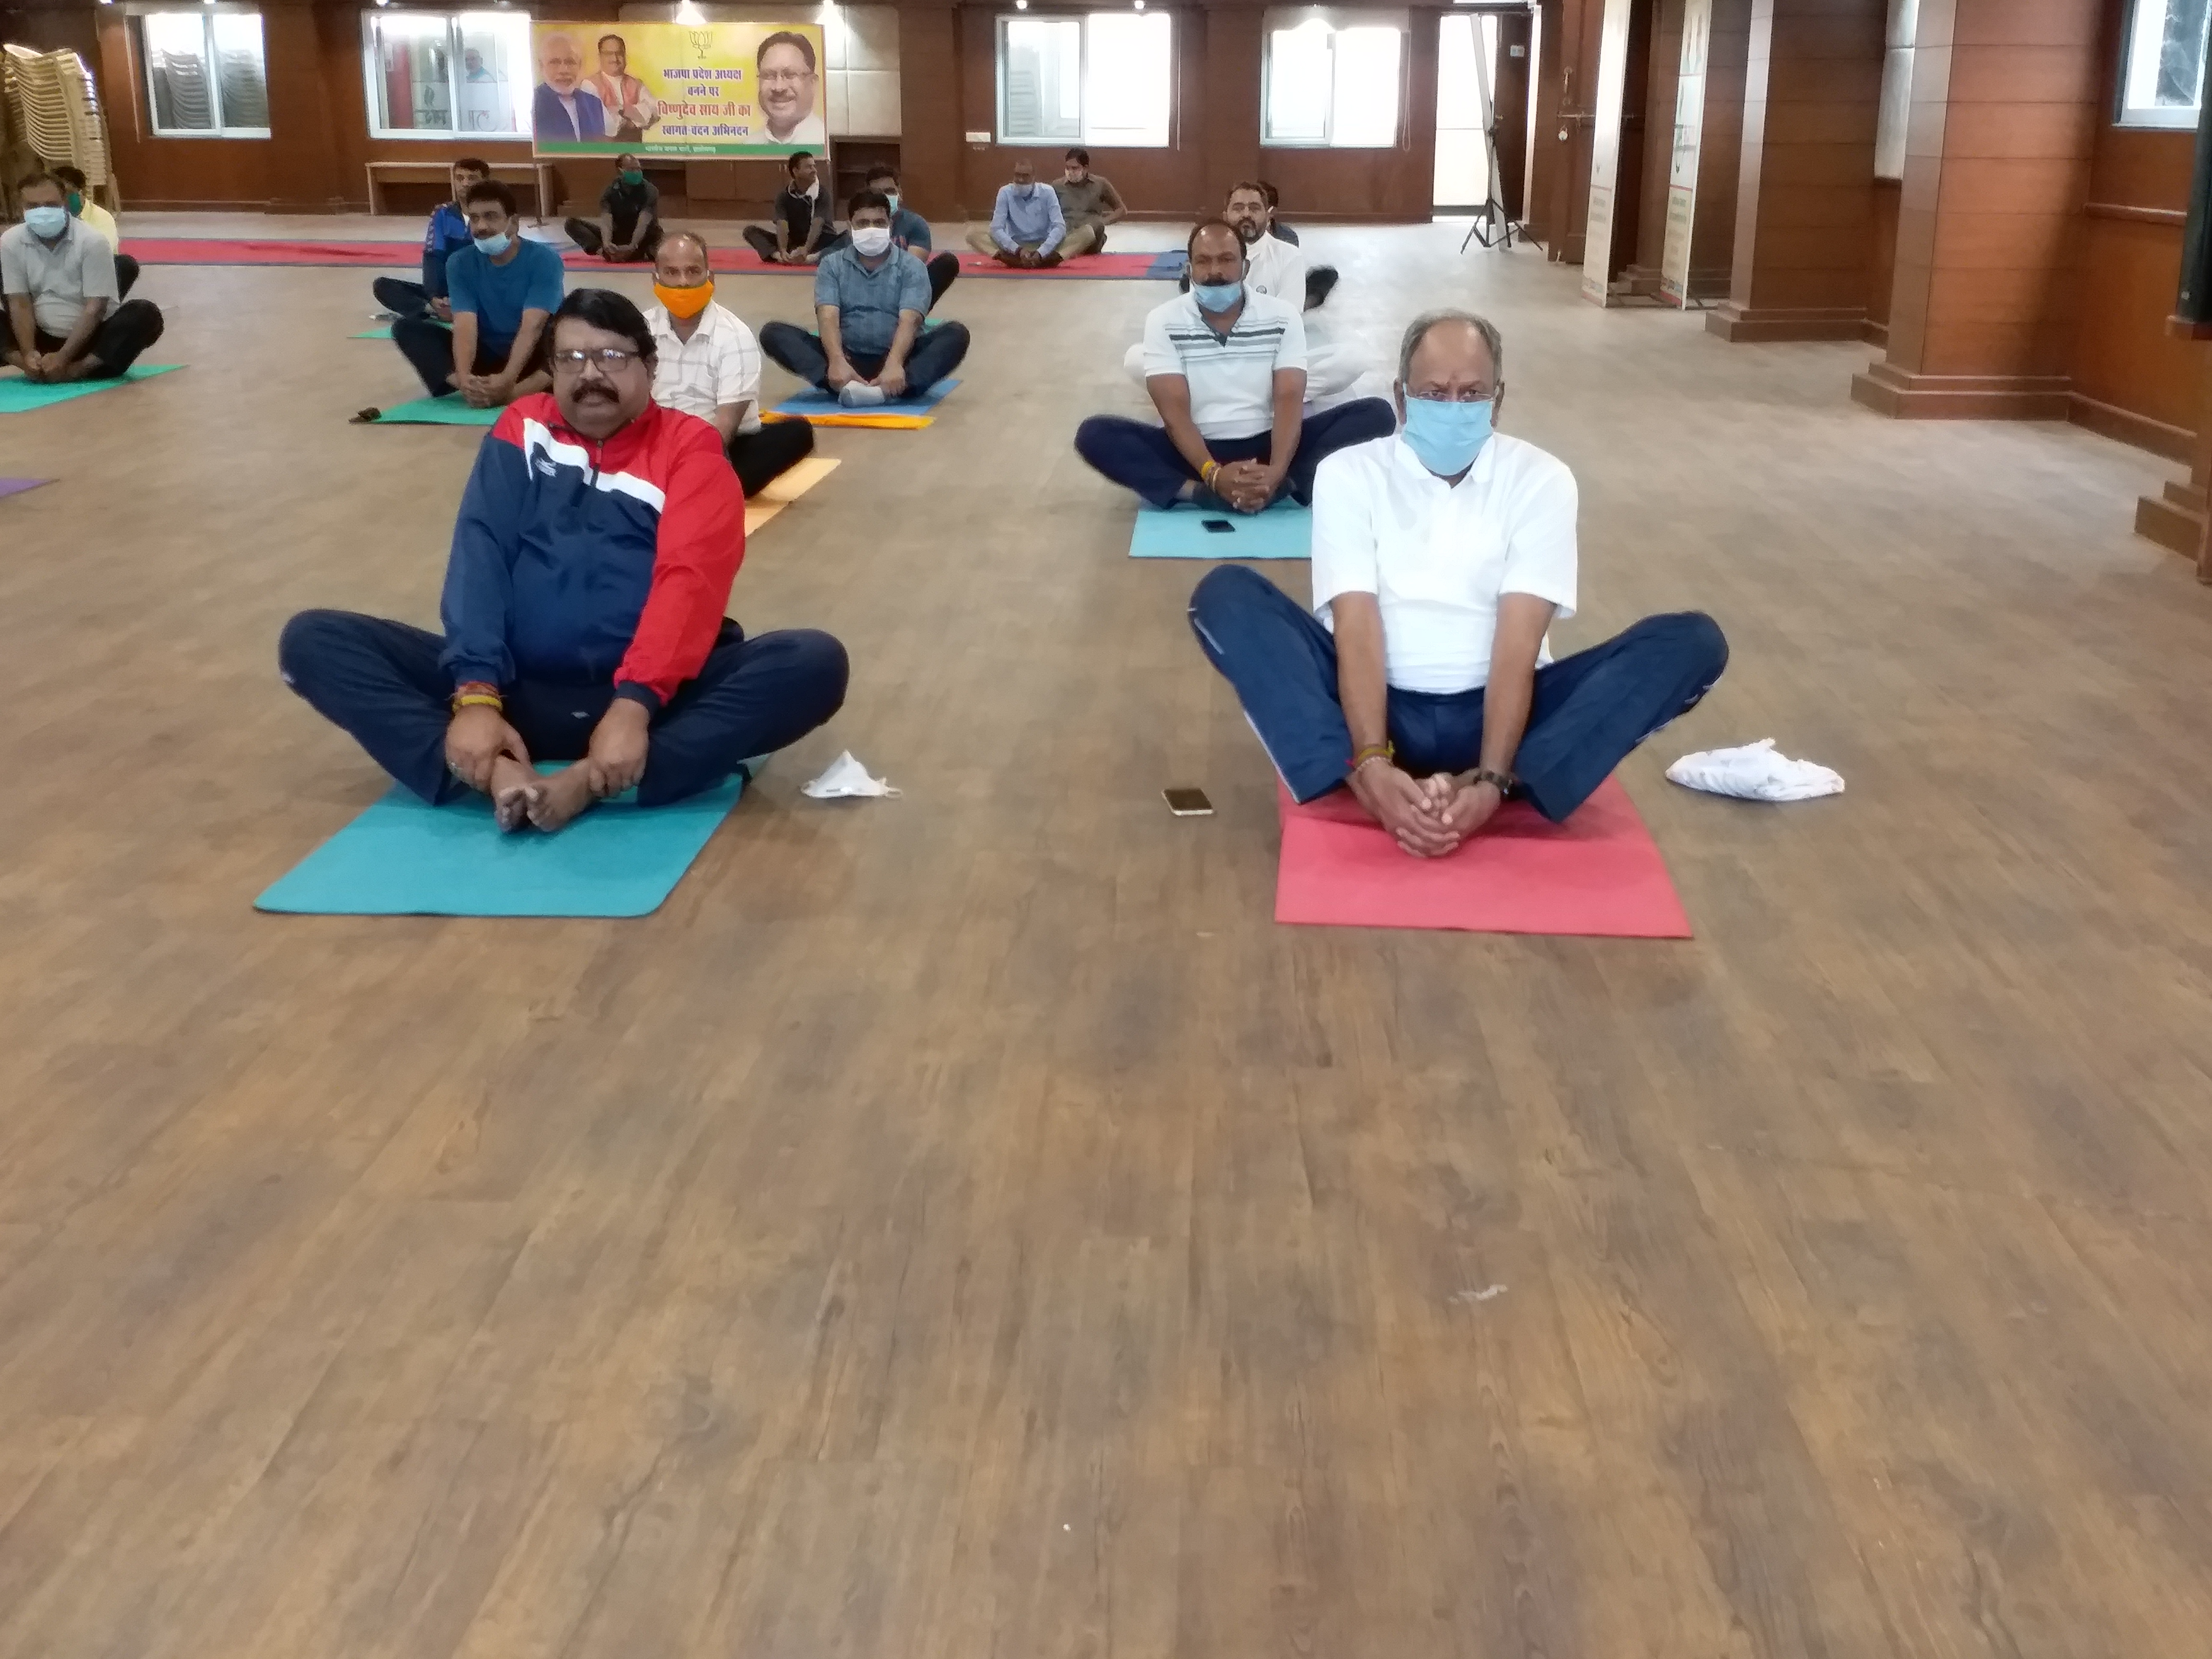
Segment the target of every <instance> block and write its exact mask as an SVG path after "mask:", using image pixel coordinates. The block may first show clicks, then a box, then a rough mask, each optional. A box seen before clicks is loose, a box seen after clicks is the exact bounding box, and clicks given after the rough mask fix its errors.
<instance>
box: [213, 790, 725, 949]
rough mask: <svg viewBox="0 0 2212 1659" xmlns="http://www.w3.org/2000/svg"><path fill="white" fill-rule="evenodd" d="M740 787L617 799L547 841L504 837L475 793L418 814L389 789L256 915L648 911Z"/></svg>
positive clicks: (409, 798) (274, 891)
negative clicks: (658, 802) (663, 800)
mask: <svg viewBox="0 0 2212 1659" xmlns="http://www.w3.org/2000/svg"><path fill="white" fill-rule="evenodd" d="M541 770H544V768H541ZM743 792H744V773H743V772H739V773H738V774H737V775H735V776H733V777H732V778H731V779H730V781H728V782H726V783H725V784H723V785H722V786H721V787H720V788H717V789H710V790H708V791H707V792H706V793H704V794H700V795H694V796H692V797H691V799H689V800H682V801H678V802H677V803H675V805H671V806H640V805H636V804H635V801H634V800H633V799H632V798H631V796H629V795H617V797H616V798H615V799H612V800H611V801H606V802H604V803H603V804H601V805H598V806H594V807H593V808H592V810H591V811H588V812H586V813H585V814H584V815H583V816H582V817H580V818H578V819H576V821H575V822H574V823H571V824H570V825H569V826H568V828H567V829H562V830H560V831H558V832H556V834H553V835H550V836H548V835H544V834H542V833H540V832H539V831H538V830H536V829H518V830H515V831H514V832H513V834H512V835H501V833H500V831H499V828H498V826H497V825H496V824H495V823H493V822H492V814H491V802H490V801H489V800H488V799H486V798H485V797H483V796H482V795H479V794H476V793H473V792H471V793H470V794H468V795H466V796H465V797H463V798H462V799H459V800H457V801H454V802H453V803H451V804H450V805H445V806H427V805H424V804H423V803H422V801H421V800H420V799H416V797H415V796H414V795H412V794H410V793H408V792H407V791H406V790H405V789H403V788H401V787H399V786H398V784H394V785H392V789H391V791H390V793H387V794H386V795H385V796H384V798H383V799H380V800H379V801H378V802H376V804H375V805H373V806H371V807H369V809H368V811H365V812H363V813H362V815H361V816H360V817H357V818H356V819H355V820H354V821H353V822H352V823H349V824H348V825H346V827H345V828H344V829H341V830H339V831H338V832H337V834H336V835H335V836H331V838H330V839H329V840H328V841H326V842H324V843H323V844H322V845H321V846H320V847H318V848H316V849H315V850H314V851H313V852H312V853H310V854H307V857H306V858H305V859H303V860H301V862H300V863H299V864H298V865H297V866H295V868H294V869H293V870H292V872H291V873H290V874H289V875H287V876H285V877H283V878H282V879H281V880H279V881H278V882H277V883H276V885H274V886H273V887H271V888H270V889H269V890H268V891H267V892H265V893H264V894H262V896H260V897H259V898H258V899H256V900H255V901H254V902H253V908H255V909H257V910H275V911H282V912H287V913H289V914H292V915H320V916H642V915H650V914H651V913H652V912H653V911H654V910H657V909H659V908H660V906H661V904H662V902H664V901H665V899H666V898H667V897H668V896H669V894H671V893H672V892H674V891H675V890H676V884H677V883H678V882H679V881H681V880H683V879H684V872H685V871H686V870H688V869H690V867H691V864H692V860H695V859H696V858H697V857H698V856H699V854H700V853H701V852H702V850H703V849H704V848H705V847H706V845H707V842H708V840H709V839H710V838H711V837H712V836H714V831H715V829H718V828H719V827H720V824H721V822H722V820H723V819H724V818H726V817H728V816H729V815H730V811H731V809H732V807H734V806H736V805H737V804H738V795H739V794H741V793H743Z"/></svg>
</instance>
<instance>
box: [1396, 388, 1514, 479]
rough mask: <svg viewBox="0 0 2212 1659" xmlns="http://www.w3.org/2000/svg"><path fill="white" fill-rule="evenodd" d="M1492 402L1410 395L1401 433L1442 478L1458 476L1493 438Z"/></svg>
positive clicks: (1413, 449) (1427, 464) (1408, 444)
mask: <svg viewBox="0 0 2212 1659" xmlns="http://www.w3.org/2000/svg"><path fill="white" fill-rule="evenodd" d="M1493 406H1494V405H1493V402H1492V399H1491V398H1484V399H1483V400H1482V401H1481V402H1480V403H1479V404H1448V403H1441V402H1439V401H1437V399H1435V398H1407V399H1406V424H1405V427H1404V428H1403V429H1402V430H1401V432H1400V433H1399V436H1401V438H1403V439H1405V441H1406V445H1407V448H1409V449H1411V450H1412V451H1413V453H1414V454H1415V455H1416V456H1417V457H1419V459H1420V463H1421V465H1423V466H1425V467H1426V468H1428V469H1429V471H1431V472H1433V473H1435V474H1436V475H1437V477H1440V478H1455V477H1458V476H1459V475H1460V474H1461V473H1462V472H1464V471H1467V470H1468V468H1469V467H1470V466H1473V465H1474V458H1475V457H1476V456H1477V455H1480V453H1482V447H1483V445H1485V444H1486V443H1488V442H1489V441H1490V429H1491V428H1490V417H1491V412H1492V408H1493Z"/></svg>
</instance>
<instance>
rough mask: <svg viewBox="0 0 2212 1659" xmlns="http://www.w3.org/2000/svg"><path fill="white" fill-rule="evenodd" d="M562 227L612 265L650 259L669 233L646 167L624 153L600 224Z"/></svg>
mask: <svg viewBox="0 0 2212 1659" xmlns="http://www.w3.org/2000/svg"><path fill="white" fill-rule="evenodd" d="M607 38H608V39H609V40H612V39H614V37H613V36H612V35H610V36H608V37H607ZM563 228H564V229H566V230H567V231H568V240H570V241H572V242H574V244H575V245H576V246H578V247H579V248H580V249H581V250H582V251H583V252H586V253H587V254H596V255H598V256H599V258H602V259H605V261H606V262H607V263H608V264H632V263H635V262H636V261H638V260H641V259H650V258H653V255H654V254H655V253H658V252H659V251H660V239H661V237H662V236H663V235H664V234H666V233H665V231H664V230H663V228H662V227H661V223H660V191H659V187H658V186H657V185H654V184H653V180H651V179H648V178H647V177H646V176H645V167H644V164H643V163H642V162H641V161H639V160H638V159H637V157H636V156H635V155H633V154H631V153H630V152H629V151H627V150H625V151H624V152H623V154H622V155H617V156H616V157H615V176H614V177H613V178H612V179H610V180H609V181H608V183H607V187H606V189H605V191H602V192H600V195H599V222H598V223H596V224H594V223H593V222H592V221H591V220H589V219H571V220H569V221H568V223H567V224H566V225H565V226H564V227H563Z"/></svg>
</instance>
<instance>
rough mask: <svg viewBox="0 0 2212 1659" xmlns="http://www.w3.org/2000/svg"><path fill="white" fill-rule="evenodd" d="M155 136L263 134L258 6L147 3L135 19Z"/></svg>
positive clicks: (265, 107) (265, 87)
mask: <svg viewBox="0 0 2212 1659" xmlns="http://www.w3.org/2000/svg"><path fill="white" fill-rule="evenodd" d="M138 48H139V55H140V56H141V57H142V58H144V59H145V62H146V98H147V102H148V104H149V106H150V107H151V108H152V111H153V123H152V125H153V129H154V135H155V137H157V138H266V137H268V136H269V82H268V77H267V76H266V74H265V72H264V65H263V62H262V55H261V14H260V13H258V12H251V11H247V12H235V11H206V10H203V9H198V8H195V9H192V10H191V11H152V12H148V13H147V14H146V15H144V16H143V17H142V18H140V19H139V20H138Z"/></svg>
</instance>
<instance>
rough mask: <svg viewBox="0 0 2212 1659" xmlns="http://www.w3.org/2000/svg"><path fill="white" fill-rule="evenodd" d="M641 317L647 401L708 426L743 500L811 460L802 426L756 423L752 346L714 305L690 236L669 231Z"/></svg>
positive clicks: (701, 247)
mask: <svg viewBox="0 0 2212 1659" xmlns="http://www.w3.org/2000/svg"><path fill="white" fill-rule="evenodd" d="M653 297H654V298H655V299H656V300H658V301H660V303H659V305H657V306H654V307H652V308H651V309H650V310H648V311H647V313H645V323H646V326H647V328H649V329H651V330H652V331H653V402H655V403H657V404H659V405H660V406H661V407H662V408H664V409H677V410H683V412H684V414H686V415H696V416H698V417H699V418H700V419H701V420H702V421H708V422H713V424H714V429H715V430H716V431H717V432H719V433H720V434H721V435H722V447H723V448H724V449H725V450H726V451H727V452H728V453H729V457H730V465H732V467H734V468H735V469H736V470H737V474H738V483H741V484H743V485H744V489H745V494H746V495H748V496H751V495H759V494H760V492H761V491H762V490H763V489H765V488H767V486H768V483H769V480H770V479H772V478H774V477H776V476H777V475H778V474H779V473H781V472H784V471H788V470H789V469H790V468H792V467H793V466H795V465H798V464H799V462H800V461H803V460H805V459H806V457H807V456H809V455H811V454H812V453H814V428H812V427H811V426H809V425H808V424H807V423H806V422H804V421H770V422H768V423H767V424H765V425H763V423H762V422H761V417H760V380H761V353H760V344H759V343H758V342H757V341H756V340H755V339H754V338H753V331H752V330H750V329H749V328H747V327H746V326H745V325H744V323H743V322H742V321H741V320H739V319H738V315H737V313H735V312H732V311H729V310H726V309H725V308H724V307H720V306H718V305H716V304H715V303H714V273H713V272H712V271H710V270H708V268H707V245H706V243H704V242H703V241H702V240H700V239H699V237H698V235H697V234H696V232H692V231H689V230H671V231H670V232H669V233H668V234H667V235H666V236H665V237H664V238H663V239H662V240H661V244H660V252H659V255H658V256H657V257H655V258H654V259H653Z"/></svg>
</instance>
